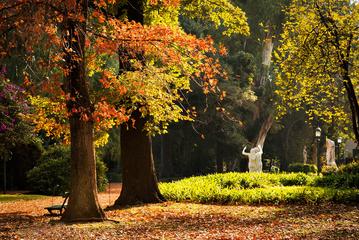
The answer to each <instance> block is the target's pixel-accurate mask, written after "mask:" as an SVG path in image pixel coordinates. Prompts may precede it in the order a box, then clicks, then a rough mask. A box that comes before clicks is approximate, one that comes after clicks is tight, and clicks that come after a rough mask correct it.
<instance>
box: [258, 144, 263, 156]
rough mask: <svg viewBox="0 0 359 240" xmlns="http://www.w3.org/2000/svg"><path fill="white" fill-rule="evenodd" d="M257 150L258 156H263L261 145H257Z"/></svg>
mask: <svg viewBox="0 0 359 240" xmlns="http://www.w3.org/2000/svg"><path fill="white" fill-rule="evenodd" d="M258 149H259V154H263V149H262V147H261V145H258Z"/></svg>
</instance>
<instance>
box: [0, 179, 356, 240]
mask: <svg viewBox="0 0 359 240" xmlns="http://www.w3.org/2000/svg"><path fill="white" fill-rule="evenodd" d="M111 190H112V192H111V193H110V194H109V193H107V192H104V193H100V194H99V200H100V202H101V205H102V207H104V208H105V207H106V206H107V205H111V204H113V202H114V201H115V200H116V198H117V197H118V195H119V187H117V188H116V186H111ZM61 201H62V198H61V197H42V198H37V199H33V200H28V201H22V200H14V201H8V202H0V239H359V207H358V205H343V204H329V203H328V204H304V205H301V204H289V205H262V206H248V205H239V206H233V205H214V204H197V203H174V202H167V203H160V204H149V205H141V206H136V207H132V208H125V209H121V210H111V211H106V215H107V217H108V218H109V219H112V220H116V221H117V222H114V221H105V222H102V223H88V224H71V225H68V224H63V223H61V222H60V221H59V217H50V216H47V215H45V214H46V210H44V209H43V208H44V207H46V206H49V205H51V204H53V203H59V202H61Z"/></svg>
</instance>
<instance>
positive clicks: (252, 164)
mask: <svg viewBox="0 0 359 240" xmlns="http://www.w3.org/2000/svg"><path fill="white" fill-rule="evenodd" d="M246 148H247V147H244V149H243V151H242V154H243V155H246V156H248V159H249V161H248V169H249V172H262V166H263V165H262V154H263V150H262V147H261V146H260V145H258V147H255V148H251V150H250V152H249V153H246Z"/></svg>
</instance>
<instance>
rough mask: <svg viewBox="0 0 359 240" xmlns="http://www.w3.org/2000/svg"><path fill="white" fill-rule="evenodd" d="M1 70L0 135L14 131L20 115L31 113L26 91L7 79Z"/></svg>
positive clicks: (3, 70)
mask: <svg viewBox="0 0 359 240" xmlns="http://www.w3.org/2000/svg"><path fill="white" fill-rule="evenodd" d="M5 71H6V69H1V70H0V134H1V133H6V132H9V131H12V130H14V129H15V128H16V125H17V124H18V123H19V122H20V115H19V114H24V113H27V112H28V111H29V105H28V103H27V100H26V96H25V94H24V89H23V88H21V87H19V86H17V85H15V84H13V83H11V82H10V81H9V80H7V79H6V78H5V76H4V75H5V74H4V73H5Z"/></svg>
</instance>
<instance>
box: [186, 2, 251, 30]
mask: <svg viewBox="0 0 359 240" xmlns="http://www.w3.org/2000/svg"><path fill="white" fill-rule="evenodd" d="M182 13H183V14H185V15H186V16H187V17H190V18H193V19H201V20H204V21H209V22H211V23H213V24H214V25H215V27H217V28H219V27H220V26H223V27H224V28H225V30H224V31H223V35H226V36H231V35H233V34H242V35H245V36H247V35H249V26H248V24H247V17H246V15H245V13H244V12H243V11H242V10H241V9H240V8H239V7H236V6H234V5H232V3H231V2H230V1H228V0H217V1H210V0H202V1H191V0H183V1H182Z"/></svg>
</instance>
